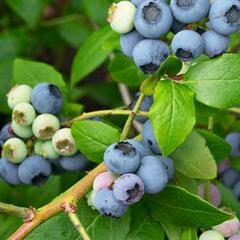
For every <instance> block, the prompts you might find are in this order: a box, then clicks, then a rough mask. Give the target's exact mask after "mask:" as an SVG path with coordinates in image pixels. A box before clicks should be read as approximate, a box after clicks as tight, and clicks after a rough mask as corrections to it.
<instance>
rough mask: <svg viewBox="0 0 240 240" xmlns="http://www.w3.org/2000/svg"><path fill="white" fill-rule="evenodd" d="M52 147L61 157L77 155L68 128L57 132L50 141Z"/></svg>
mask: <svg viewBox="0 0 240 240" xmlns="http://www.w3.org/2000/svg"><path fill="white" fill-rule="evenodd" d="M52 143H53V147H54V149H55V151H56V152H58V153H59V154H60V155H62V156H72V155H74V154H75V153H77V151H78V150H77V146H76V143H75V140H74V138H73V136H72V134H71V129H70V128H63V129H60V130H59V131H57V132H56V133H55V134H54V136H53V139H52Z"/></svg>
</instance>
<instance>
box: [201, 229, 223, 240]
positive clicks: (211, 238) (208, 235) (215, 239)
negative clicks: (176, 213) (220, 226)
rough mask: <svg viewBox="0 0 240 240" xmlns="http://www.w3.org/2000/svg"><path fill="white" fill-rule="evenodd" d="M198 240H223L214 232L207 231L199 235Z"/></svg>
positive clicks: (220, 235)
mask: <svg viewBox="0 0 240 240" xmlns="http://www.w3.org/2000/svg"><path fill="white" fill-rule="evenodd" d="M199 240H224V237H223V235H222V234H221V233H219V232H217V231H215V230H208V231H206V232H204V233H202V234H201V236H200V237H199Z"/></svg>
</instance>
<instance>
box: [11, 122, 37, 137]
mask: <svg viewBox="0 0 240 240" xmlns="http://www.w3.org/2000/svg"><path fill="white" fill-rule="evenodd" d="M12 129H13V132H14V133H15V134H16V135H17V136H18V137H20V138H23V139H28V138H31V137H32V136H33V132H32V127H31V126H26V127H23V126H20V125H18V124H17V123H16V122H15V121H12Z"/></svg>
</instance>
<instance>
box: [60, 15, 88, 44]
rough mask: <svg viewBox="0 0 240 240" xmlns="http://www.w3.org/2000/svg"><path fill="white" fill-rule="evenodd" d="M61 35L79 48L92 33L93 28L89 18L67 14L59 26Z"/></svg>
mask: <svg viewBox="0 0 240 240" xmlns="http://www.w3.org/2000/svg"><path fill="white" fill-rule="evenodd" d="M58 31H59V33H60V35H61V37H62V38H63V39H64V40H65V41H66V42H67V43H69V44H70V45H71V46H73V47H75V48H79V47H80V46H81V45H82V44H83V43H84V41H85V40H86V39H87V37H88V36H89V35H90V34H91V32H92V28H91V27H90V26H89V23H88V22H87V19H85V18H83V17H80V16H78V17H77V18H76V16H73V17H71V16H66V17H65V18H63V23H62V24H61V25H60V26H59V27H58Z"/></svg>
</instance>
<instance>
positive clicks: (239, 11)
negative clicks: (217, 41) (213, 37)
mask: <svg viewBox="0 0 240 240" xmlns="http://www.w3.org/2000/svg"><path fill="white" fill-rule="evenodd" d="M209 20H210V25H211V28H212V29H213V30H214V31H216V32H218V33H219V34H222V35H229V34H231V33H234V32H237V31H238V30H239V29H240V1H239V0H228V1H223V0H215V1H214V2H213V4H212V6H211V8H210V12H209Z"/></svg>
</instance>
